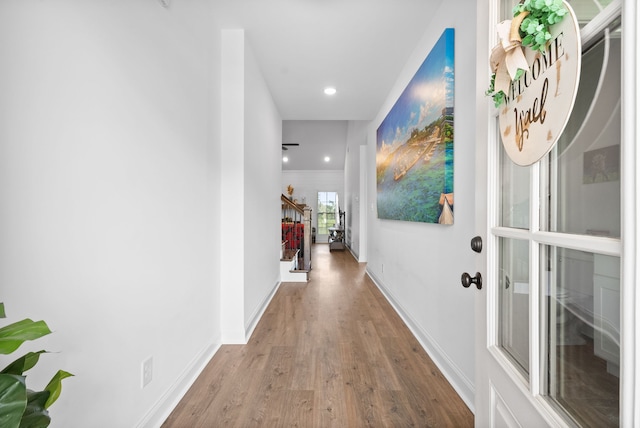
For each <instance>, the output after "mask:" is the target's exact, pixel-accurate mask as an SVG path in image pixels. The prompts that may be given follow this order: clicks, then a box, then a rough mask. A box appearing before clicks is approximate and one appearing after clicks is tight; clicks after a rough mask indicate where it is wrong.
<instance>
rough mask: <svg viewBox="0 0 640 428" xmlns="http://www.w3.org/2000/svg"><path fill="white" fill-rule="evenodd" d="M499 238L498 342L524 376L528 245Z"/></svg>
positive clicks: (525, 364)
mask: <svg viewBox="0 0 640 428" xmlns="http://www.w3.org/2000/svg"><path fill="white" fill-rule="evenodd" d="M499 242H500V243H499V245H500V247H499V251H500V257H499V266H498V268H499V271H498V272H499V282H498V287H499V291H498V302H499V308H500V310H499V313H500V315H499V316H500V318H499V324H498V329H499V331H498V344H499V345H500V347H501V348H502V349H503V350H504V351H505V352H506V353H507V355H508V356H509V357H511V359H512V360H513V361H514V362H515V363H516V367H517V368H518V369H520V370H521V371H522V373H523V375H524V376H525V377H527V378H528V376H527V375H528V374H529V246H528V243H527V241H521V240H516V239H508V238H500V241H499Z"/></svg>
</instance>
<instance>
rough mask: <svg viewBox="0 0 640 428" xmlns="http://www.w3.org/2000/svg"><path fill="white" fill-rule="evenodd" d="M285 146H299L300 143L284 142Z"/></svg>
mask: <svg viewBox="0 0 640 428" xmlns="http://www.w3.org/2000/svg"><path fill="white" fill-rule="evenodd" d="M282 145H283V146H299V145H300V144H299V143H282Z"/></svg>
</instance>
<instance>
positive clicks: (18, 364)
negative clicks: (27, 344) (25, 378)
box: [0, 351, 47, 375]
mask: <svg viewBox="0 0 640 428" xmlns="http://www.w3.org/2000/svg"><path fill="white" fill-rule="evenodd" d="M46 352H47V351H38V352H28V353H26V354H25V355H23V356H22V357H20V358H18V359H17V360H15V361H14V362H13V363H11V364H9V365H8V366H7V367H5V368H4V370H2V371H1V372H0V373H4V374H15V375H22V374H23V373H24V372H26V371H27V370H29V369H30V368H32V367H33V366H35V365H36V363H37V362H38V360H39V359H40V354H44V353H46Z"/></svg>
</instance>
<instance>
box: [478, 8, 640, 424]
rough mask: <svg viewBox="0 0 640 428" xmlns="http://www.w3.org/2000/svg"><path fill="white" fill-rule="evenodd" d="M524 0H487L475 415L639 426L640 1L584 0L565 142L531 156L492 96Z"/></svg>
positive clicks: (482, 23)
mask: <svg viewBox="0 0 640 428" xmlns="http://www.w3.org/2000/svg"><path fill="white" fill-rule="evenodd" d="M514 3H516V1H513V0H489V1H487V0H478V2H477V5H478V7H477V11H478V21H477V26H478V42H477V52H478V54H477V57H478V59H477V67H478V70H483V69H487V73H486V74H484V73H478V75H479V76H478V79H477V88H478V90H477V92H478V94H479V95H478V99H477V102H476V106H477V116H476V117H477V123H476V128H477V132H476V136H477V141H476V150H477V152H476V156H477V160H476V215H477V231H478V235H479V236H480V237H481V238H482V240H483V248H482V251H481V252H480V253H479V254H478V256H477V266H478V269H477V270H478V272H479V273H480V274H481V275H482V280H483V287H482V289H480V290H476V287H471V288H470V289H472V290H474V292H476V293H477V299H476V400H475V417H476V426H478V427H494V426H500V427H502V426H504V427H517V426H523V427H528V426H530V427H541V426H594V427H595V426H597V427H606V426H638V425H640V412H639V411H638V407H639V406H640V404H639V403H640V400H639V399H638V398H636V397H637V396H638V394H640V390H638V389H637V387H636V385H638V384H640V383H639V382H638V380H639V377H640V376H639V374H638V373H637V372H636V359H637V357H636V355H638V352H637V350H636V346H637V345H636V340H635V332H636V331H637V330H636V329H637V328H638V326H639V325H640V322H639V321H638V320H637V319H636V318H637V317H636V316H635V313H636V306H637V305H636V296H640V293H636V290H635V288H636V284H637V277H638V274H637V266H638V259H637V257H638V255H637V251H636V250H635V247H636V244H638V243H639V242H640V240H639V239H638V230H637V222H638V218H639V215H638V210H637V209H636V208H635V204H636V199H637V198H636V189H637V188H638V181H639V180H638V178H637V177H636V174H637V173H636V169H637V165H638V154H637V153H638V150H637V149H636V147H635V145H636V140H637V138H636V133H637V130H636V122H637V107H636V103H637V101H636V100H637V99H638V97H637V94H638V92H639V91H638V87H637V77H636V70H637V66H636V63H637V60H638V55H637V46H638V35H637V34H636V28H635V27H636V23H637V22H638V10H637V7H638V6H637V5H636V0H572V1H571V5H572V6H573V9H574V10H575V12H576V15H577V17H578V21H579V23H580V27H581V37H582V42H583V53H582V76H581V82H580V87H579V90H578V98H577V100H576V105H575V108H574V112H573V113H572V117H571V119H570V120H569V123H568V125H567V128H566V130H565V132H564V133H563V135H562V137H561V139H560V141H559V142H558V143H557V145H556V147H555V148H554V149H553V151H552V152H551V153H550V154H549V155H547V156H546V157H544V158H543V159H542V160H540V161H539V162H537V163H536V164H534V165H532V166H530V167H519V166H517V165H515V164H514V163H513V162H511V160H510V159H509V158H508V157H507V156H506V154H505V152H504V150H503V148H502V144H501V141H500V136H499V128H498V124H497V114H496V112H495V111H494V110H495V109H494V108H493V103H492V101H491V100H490V99H487V98H486V97H483V96H482V92H483V88H486V87H487V86H488V81H489V73H490V72H489V70H488V68H489V67H488V58H489V53H490V50H491V47H493V45H494V44H495V43H496V42H497V40H496V37H495V36H494V34H495V25H496V24H497V23H498V22H500V21H502V20H504V19H510V18H511V17H512V13H511V10H512V7H513V5H514ZM623 58H624V60H623ZM483 67H484V68H483ZM471 274H472V275H473V274H474V273H471ZM638 318H640V317H638ZM639 371H640V370H639Z"/></svg>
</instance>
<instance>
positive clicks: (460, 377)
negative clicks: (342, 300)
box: [366, 267, 475, 413]
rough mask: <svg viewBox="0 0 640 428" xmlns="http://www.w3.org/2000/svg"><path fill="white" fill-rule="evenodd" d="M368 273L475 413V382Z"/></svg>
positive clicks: (379, 282) (385, 288) (367, 269)
mask: <svg viewBox="0 0 640 428" xmlns="http://www.w3.org/2000/svg"><path fill="white" fill-rule="evenodd" d="M366 273H367V275H369V278H371V280H372V281H373V283H374V284H375V285H376V287H378V289H379V290H380V292H381V293H382V294H383V295H384V297H385V298H386V299H387V301H388V302H389V303H390V304H391V306H393V309H394V310H395V311H396V313H397V314H398V315H399V316H400V318H402V320H403V321H404V323H405V324H406V325H407V327H409V330H411V333H412V334H413V336H414V337H415V338H416V339H417V340H418V342H420V345H421V346H422V348H423V349H424V350H425V352H426V353H427V354H428V355H429V357H430V358H431V360H432V361H433V362H434V363H435V365H436V366H438V369H439V370H440V371H441V372H442V375H443V376H444V377H445V378H446V379H447V381H449V383H450V384H451V386H453V389H455V390H456V392H457V393H458V395H459V396H460V398H462V401H464V403H465V404H466V405H467V407H468V408H469V409H470V410H471V412H472V413H475V404H474V400H475V386H474V384H473V382H472V381H471V380H470V379H469V378H468V377H467V376H466V375H465V374H464V373H463V372H462V371H461V370H460V369H459V368H458V366H457V365H456V364H455V363H454V362H453V361H452V360H451V358H449V357H448V356H447V354H446V353H445V352H444V350H443V349H442V348H441V347H440V346H439V345H438V343H437V342H436V341H435V340H433V338H432V337H431V336H430V335H429V334H428V333H427V332H426V331H425V330H424V329H423V328H422V327H420V325H419V324H418V323H417V322H415V320H414V319H413V318H412V317H411V315H410V314H409V313H408V312H407V311H406V310H405V309H404V308H403V307H402V305H401V304H400V303H398V301H397V300H396V299H395V297H394V296H393V293H391V292H390V291H389V289H388V288H387V287H386V286H385V285H384V283H383V282H382V281H381V280H380V279H379V278H377V277H376V276H375V274H373V272H371V271H370V270H369V268H368V267H367V268H366Z"/></svg>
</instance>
